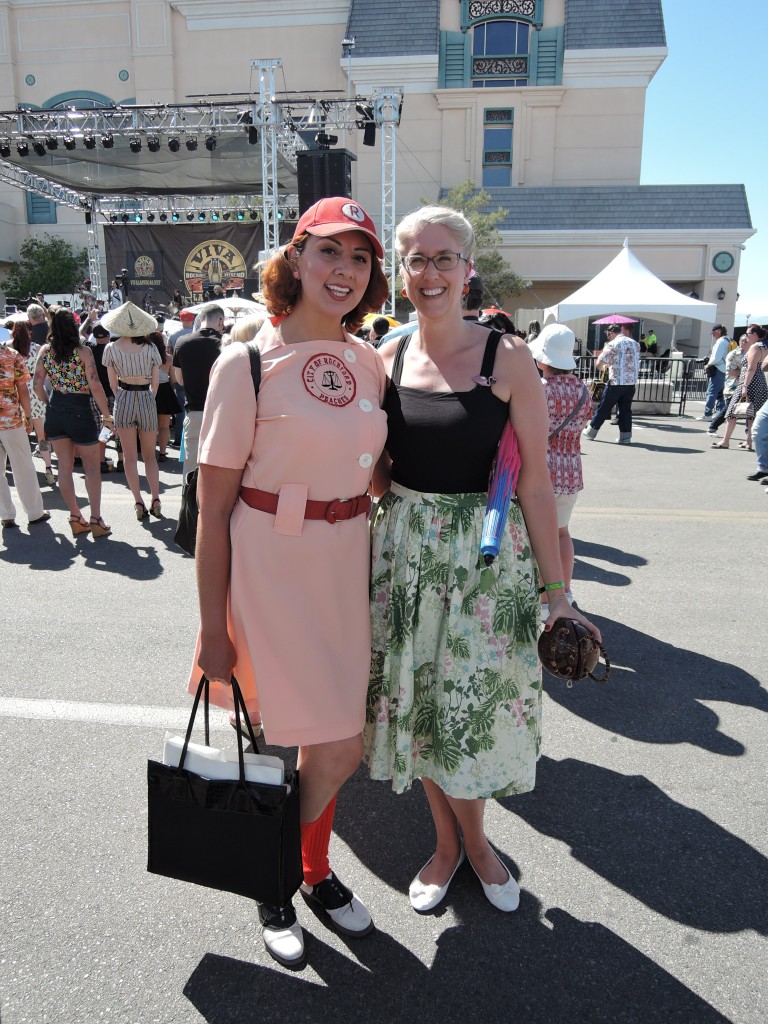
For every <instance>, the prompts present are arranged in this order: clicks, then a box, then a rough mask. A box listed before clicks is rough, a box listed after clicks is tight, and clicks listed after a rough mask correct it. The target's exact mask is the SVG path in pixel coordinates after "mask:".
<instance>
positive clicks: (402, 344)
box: [389, 328, 416, 384]
mask: <svg viewBox="0 0 768 1024" xmlns="http://www.w3.org/2000/svg"><path fill="white" fill-rule="evenodd" d="M415 332H416V329H415V328H414V329H413V330H412V331H408V333H407V334H404V335H403V336H402V338H401V339H400V341H399V342H398V343H397V351H396V352H395V358H394V359H393V360H392V372H391V373H390V375H389V379H390V380H391V381H392V383H393V384H399V383H400V378H401V377H402V375H403V356H404V355H405V350H406V349H407V348H408V345H409V343H410V340H411V338H412V337H413V335H414V334H415Z"/></svg>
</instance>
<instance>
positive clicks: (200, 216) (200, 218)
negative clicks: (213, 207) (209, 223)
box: [197, 213, 205, 223]
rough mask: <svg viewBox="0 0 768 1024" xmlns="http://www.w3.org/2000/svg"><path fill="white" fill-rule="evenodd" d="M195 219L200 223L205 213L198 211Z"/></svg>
mask: <svg viewBox="0 0 768 1024" xmlns="http://www.w3.org/2000/svg"><path fill="white" fill-rule="evenodd" d="M197 219H198V220H199V221H200V222H201V223H202V221H204V220H205V214H204V213H198V215H197Z"/></svg>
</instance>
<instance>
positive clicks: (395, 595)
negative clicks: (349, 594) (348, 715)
mask: <svg viewBox="0 0 768 1024" xmlns="http://www.w3.org/2000/svg"><path fill="white" fill-rule="evenodd" d="M486 500H487V495H486V494H484V493H482V494H426V493H422V492H419V491H413V490H409V489H408V488H406V487H401V486H400V485H398V484H392V486H391V488H390V490H389V491H388V492H387V493H386V494H385V495H384V496H383V498H382V499H381V501H380V503H379V506H378V508H377V510H376V513H375V516H374V521H373V568H372V577H371V614H372V620H373V649H372V655H371V675H370V681H369V686H368V702H367V709H366V726H365V731H364V740H365V759H366V763H367V764H368V768H369V770H370V774H371V777H372V778H374V779H382V780H384V779H387V780H388V779H391V780H392V787H393V789H394V790H395V792H397V793H402V792H403V791H404V790H406V789H408V788H410V786H411V783H412V782H413V780H414V778H428V779H431V780H432V781H433V782H434V783H435V784H436V785H438V786H439V787H440V788H441V789H442V790H443V792H445V793H447V794H448V795H449V796H452V797H458V798H463V799H475V798H487V797H501V796H508V795H510V794H512V793H526V792H528V791H529V790H531V789H533V787H534V783H535V775H536V760H537V758H538V755H539V750H540V743H541V667H540V664H539V659H538V654H537V650H536V642H537V639H538V633H539V622H538V617H539V595H538V576H537V572H536V568H535V565H534V562H533V558H532V553H531V546H530V542H529V540H528V534H527V531H526V528H525V523H524V520H523V516H522V512H521V510H520V506H519V504H518V503H517V501H513V502H512V503H511V505H510V510H509V516H508V520H507V530H506V532H505V535H504V539H503V541H502V545H501V550H500V552H499V555H498V557H497V558H496V560H495V561H494V562H493V564H492V565H491V566H486V565H485V564H484V561H483V558H482V556H481V554H480V537H481V534H482V528H483V518H484V515H485V506H486Z"/></svg>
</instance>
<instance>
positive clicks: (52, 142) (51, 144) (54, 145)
mask: <svg viewBox="0 0 768 1024" xmlns="http://www.w3.org/2000/svg"><path fill="white" fill-rule="evenodd" d="M45 147H46V149H58V148H59V140H58V139H57V138H56V136H55V135H49V136H48V138H47V139H46V140H45Z"/></svg>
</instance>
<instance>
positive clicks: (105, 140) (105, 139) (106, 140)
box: [85, 132, 115, 149]
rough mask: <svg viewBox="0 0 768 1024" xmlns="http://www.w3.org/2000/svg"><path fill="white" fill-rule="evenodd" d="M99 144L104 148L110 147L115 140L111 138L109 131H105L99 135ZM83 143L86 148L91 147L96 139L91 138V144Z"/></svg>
mask: <svg viewBox="0 0 768 1024" xmlns="http://www.w3.org/2000/svg"><path fill="white" fill-rule="evenodd" d="M101 144H102V146H103V147H104V149H112V147H113V146H114V144H115V140H114V139H113V138H112V133H111V132H107V133H106V135H102V136H101ZM85 145H86V148H87V149H93V147H94V146H95V145H96V140H95V139H94V140H93V145H91V146H89V145H88V143H87V142H86V144H85Z"/></svg>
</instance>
